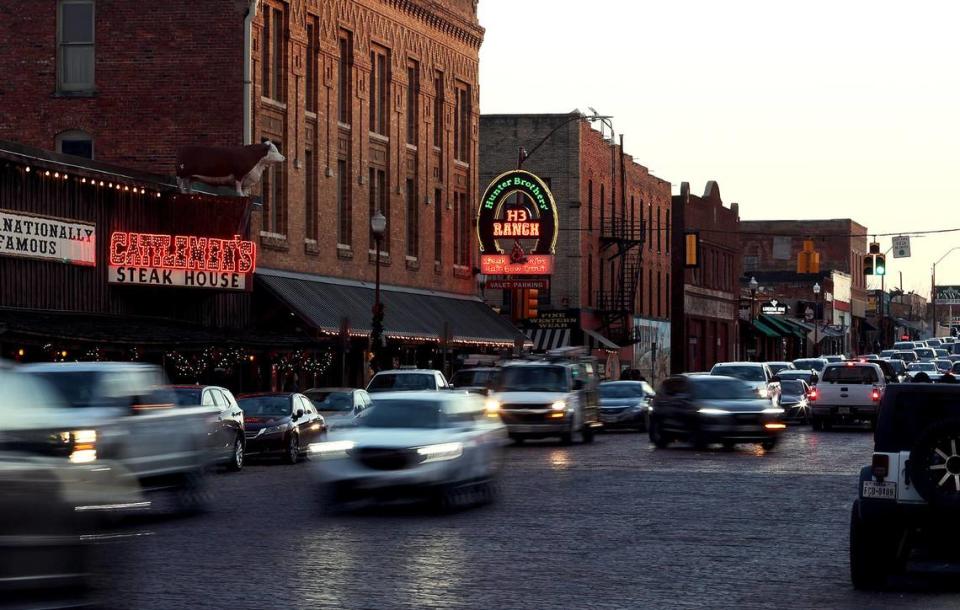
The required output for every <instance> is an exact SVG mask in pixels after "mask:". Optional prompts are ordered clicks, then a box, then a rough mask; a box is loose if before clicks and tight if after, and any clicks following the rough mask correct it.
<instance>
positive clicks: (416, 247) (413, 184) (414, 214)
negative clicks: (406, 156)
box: [407, 178, 420, 258]
mask: <svg viewBox="0 0 960 610" xmlns="http://www.w3.org/2000/svg"><path fill="white" fill-rule="evenodd" d="M407 256H412V257H413V258H418V257H419V256H420V208H419V202H418V201H417V181H416V180H415V179H413V178H407Z"/></svg>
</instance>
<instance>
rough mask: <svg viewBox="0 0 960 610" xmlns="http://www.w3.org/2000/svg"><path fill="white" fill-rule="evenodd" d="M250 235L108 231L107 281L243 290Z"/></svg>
mask: <svg viewBox="0 0 960 610" xmlns="http://www.w3.org/2000/svg"><path fill="white" fill-rule="evenodd" d="M256 259H257V247H256V244H254V243H253V242H252V241H247V240H242V239H240V237H239V236H235V237H234V238H233V239H220V238H216V237H197V236H194V235H155V234H152V233H128V232H126V231H118V232H116V233H114V234H113V235H111V236H110V273H109V280H110V283H111V284H138V285H148V286H181V287H187V288H215V289H222V290H247V289H249V288H250V286H249V282H248V280H249V278H250V275H251V274H252V273H253V270H254V269H255V268H256Z"/></svg>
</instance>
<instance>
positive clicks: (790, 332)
mask: <svg viewBox="0 0 960 610" xmlns="http://www.w3.org/2000/svg"><path fill="white" fill-rule="evenodd" d="M760 319H761V320H762V321H763V323H764V324H766V325H767V326H770V327H771V328H773V329H775V330H777V331H779V332H780V334H781V335H784V336H794V337H796V338H798V339H806V337H807V334H806V333H805V332H803V330H802V329H800V328H799V327H797V326H796V325H795V324H792V323H791V322H790V321H789V320H787V319H785V318H777V317H775V316H761V318H760Z"/></svg>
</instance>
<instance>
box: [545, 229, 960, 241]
mask: <svg viewBox="0 0 960 610" xmlns="http://www.w3.org/2000/svg"><path fill="white" fill-rule="evenodd" d="M559 230H560V231H576V232H594V231H596V229H590V228H586V229H583V228H580V229H574V228H571V227H561V228H560V229H559ZM671 230H672V227H659V228H652V229H648V228H645V229H643V231H644V232H648V231H649V232H653V233H666V232H668V231H671ZM696 230H697V231H698V232H700V233H714V234H717V235H751V236H762V237H797V238H801V239H813V240H825V239H834V238H843V237H871V238H872V237H907V236H909V237H914V236H921V235H937V234H941V233H956V232H958V231H960V227H958V228H955V229H929V230H920V231H897V232H895V233H873V232H865V233H827V234H815V233H812V232H804V233H771V232H769V231H727V230H724V229H704V228H698V229H696Z"/></svg>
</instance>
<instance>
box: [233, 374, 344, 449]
mask: <svg viewBox="0 0 960 610" xmlns="http://www.w3.org/2000/svg"><path fill="white" fill-rule="evenodd" d="M237 402H238V403H239V404H240V408H241V409H243V423H244V426H245V427H246V436H247V453H248V454H250V455H253V454H261V455H279V456H280V457H281V458H282V459H283V461H284V462H286V463H287V464H296V463H297V462H298V461H300V458H301V457H302V456H304V455H306V453H307V451H308V447H309V446H310V444H311V443H316V442H318V441H320V440H322V439H323V438H324V437H325V436H326V434H327V427H326V422H325V421H324V419H323V416H322V415H320V414H319V413H317V409H316V407H314V406H313V403H312V402H310V399H309V398H307V397H306V396H304V395H303V394H300V393H296V392H273V393H262V394H246V395H244V396H241V397H240V399H239V400H238V401H237Z"/></svg>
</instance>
